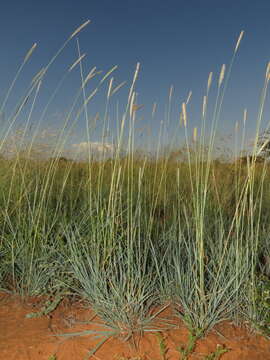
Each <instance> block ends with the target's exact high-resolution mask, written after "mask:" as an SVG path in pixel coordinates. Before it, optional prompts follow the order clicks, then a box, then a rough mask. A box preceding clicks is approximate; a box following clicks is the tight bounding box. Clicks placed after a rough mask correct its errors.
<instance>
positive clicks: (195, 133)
mask: <svg viewBox="0 0 270 360" xmlns="http://www.w3.org/2000/svg"><path fill="white" fill-rule="evenodd" d="M197 134H198V129H197V128H196V127H195V128H194V129H193V141H194V142H196V141H197Z"/></svg>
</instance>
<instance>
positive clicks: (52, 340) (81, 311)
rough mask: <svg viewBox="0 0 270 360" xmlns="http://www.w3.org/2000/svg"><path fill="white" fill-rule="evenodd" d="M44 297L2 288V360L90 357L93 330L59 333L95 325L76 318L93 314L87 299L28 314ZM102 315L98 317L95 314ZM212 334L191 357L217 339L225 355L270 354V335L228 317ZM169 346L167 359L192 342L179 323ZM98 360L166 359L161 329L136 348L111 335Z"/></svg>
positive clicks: (228, 358)
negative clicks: (254, 331) (22, 295)
mask: <svg viewBox="0 0 270 360" xmlns="http://www.w3.org/2000/svg"><path fill="white" fill-rule="evenodd" d="M39 301H40V300H37V299H30V300H27V301H25V302H24V303H22V301H20V300H19V298H18V297H16V296H10V295H7V294H3V293H1V294H0V359H1V360H2V359H3V360H6V359H8V360H49V359H50V356H52V355H55V356H56V357H55V359H57V360H84V359H85V357H86V355H87V352H88V351H89V349H91V348H93V346H94V345H95V344H97V342H98V341H97V340H95V341H93V339H91V337H90V336H83V337H72V338H62V337H57V336H53V335H55V334H59V333H60V334H62V333H68V332H76V331H82V330H89V329H91V328H92V329H93V328H94V327H93V325H80V324H78V323H76V322H78V321H83V320H86V319H87V320H89V319H90V318H91V316H92V315H93V314H91V311H90V310H87V309H85V308H84V307H83V306H82V304H80V303H76V304H72V305H71V304H69V303H68V302H67V301H64V302H63V303H62V304H61V305H60V306H59V307H58V308H57V309H56V310H55V311H54V312H53V313H52V314H51V316H42V317H41V318H33V319H28V318H26V317H25V315H26V314H28V313H30V312H33V311H38V309H39V308H40V303H39ZM95 321H96V319H95ZM216 330H217V331H215V330H212V331H211V332H210V333H209V334H208V335H207V336H206V337H204V338H203V339H200V340H198V342H197V345H196V348H195V351H194V353H193V354H192V355H191V356H190V357H189V359H190V360H195V359H204V356H205V355H207V354H210V352H212V351H214V350H216V346H217V344H221V345H223V346H225V347H226V348H227V349H230V350H229V351H228V352H227V353H225V354H223V355H222V356H221V358H220V359H222V360H236V359H238V360H255V359H256V360H260V359H262V360H268V359H269V360H270V340H268V339H265V338H264V337H263V336H259V335H254V334H251V333H250V332H249V331H248V330H247V329H245V328H239V327H236V326H234V325H233V324H230V323H222V324H220V325H219V326H217V327H216ZM163 336H164V339H165V342H166V346H167V349H168V352H167V354H166V360H179V359H181V356H180V354H179V352H178V351H177V347H178V346H184V345H185V344H187V339H188V331H187V329H186V328H185V327H184V326H181V325H179V327H178V329H176V330H170V331H167V332H165V333H163ZM92 358H93V359H96V360H99V359H100V360H127V359H129V360H163V359H162V356H161V354H160V350H159V342H158V338H157V335H156V334H148V335H145V336H144V337H143V338H142V339H141V340H140V343H139V347H138V349H137V350H136V349H135V348H134V347H133V346H132V345H131V343H128V342H125V343H124V342H122V341H121V340H119V339H110V340H108V341H107V342H106V343H105V344H104V345H103V346H102V347H101V348H100V349H99V350H98V351H97V352H96V354H95V355H94V356H93V357H92Z"/></svg>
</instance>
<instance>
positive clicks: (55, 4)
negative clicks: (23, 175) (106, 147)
mask: <svg viewBox="0 0 270 360" xmlns="http://www.w3.org/2000/svg"><path fill="white" fill-rule="evenodd" d="M269 14H270V1H269V0H260V1H248V0H237V1H235V0H234V1H233V0H227V1H220V0H203V1H202V0H188V1H182V0H167V1H160V0H155V1H153V0H137V1H130V0H117V1H109V0H77V1H75V0H73V1H71V0H65V1H63V0H57V1H52V0H47V1H39V0H35V1H34V0H25V1H20V0H14V1H4V2H3V3H2V4H1V15H0V18H1V21H0V33H1V57H0V75H1V84H2V86H1V90H0V99H3V98H4V95H5V92H6V89H7V87H8V84H9V83H10V81H11V80H12V78H13V76H14V74H15V72H16V69H17V68H18V66H19V64H20V63H21V61H22V60H23V58H24V56H25V53H26V52H27V50H28V49H29V48H30V47H31V45H32V44H33V43H34V42H37V43H38V47H37V49H36V50H35V53H34V54H33V56H32V58H31V60H30V62H29V63H28V64H27V66H26V68H25V70H24V72H23V75H22V76H21V77H20V79H19V81H18V83H17V85H16V88H15V90H14V93H13V97H12V96H11V98H10V102H9V103H10V106H13V101H15V100H14V99H15V98H17V97H18V96H19V95H21V94H22V93H23V90H24V88H25V84H27V83H28V81H29V80H30V79H31V76H32V75H34V74H35V73H36V72H37V71H38V70H39V69H40V68H41V66H43V65H46V63H47V62H48V60H49V59H50V58H51V57H52V55H53V54H54V53H55V52H56V51H57V49H58V48H59V47H60V46H61V44H62V43H63V42H64V40H65V39H66V38H67V37H68V36H69V35H70V34H71V33H72V32H73V31H74V30H75V29H76V28H77V27H78V26H79V25H80V24H81V23H83V22H84V21H85V20H87V19H90V20H91V24H90V25H89V26H88V27H86V28H85V29H84V30H83V31H82V32H81V33H80V35H79V41H80V46H81V51H82V52H83V53H84V52H85V53H86V54H87V58H86V59H85V60H84V62H83V64H84V71H85V72H87V71H88V70H89V69H90V68H91V67H93V66H95V65H96V66H97V67H98V68H99V69H102V70H104V71H105V70H108V69H109V68H111V67H112V66H113V65H118V66H119V69H118V70H117V71H116V72H115V74H114V77H115V79H116V82H118V83H120V82H121V81H124V80H128V81H130V79H131V78H132V74H133V71H134V69H135V65H136V63H137V62H140V63H141V72H140V76H139V81H138V86H137V90H138V93H139V102H140V103H143V104H144V105H145V106H144V109H143V110H141V113H140V114H142V115H144V118H145V120H142V121H141V123H140V126H143V125H144V124H146V123H147V124H150V125H151V127H152V128H153V129H154V130H153V131H154V132H156V131H157V129H158V123H159V121H160V120H161V119H162V117H163V113H164V111H165V110H164V109H165V107H166V103H167V102H168V92H169V88H170V86H171V85H174V88H175V91H174V96H173V110H172V124H177V122H178V115H177V112H179V110H180V106H181V102H182V101H184V100H185V99H186V97H187V94H188V92H189V90H192V91H193V97H192V102H191V104H190V108H189V109H190V110H189V111H190V117H191V119H190V126H191V127H194V126H199V112H200V108H201V103H202V96H203V95H204V93H205V87H206V82H207V78H208V74H209V72H210V71H213V72H214V81H215V82H216V81H217V78H218V74H219V71H220V68H221V65H222V64H223V63H225V64H228V63H229V61H230V59H231V56H232V52H233V49H234V46H235V43H236V40H237V38H238V35H239V33H240V31H241V30H244V31H245V35H244V38H243V40H242V42H241V46H240V49H239V52H238V54H237V57H236V59H235V64H234V67H233V71H232V75H231V79H230V81H229V84H228V90H227V94H226V97H225V101H224V107H223V112H222V116H221V129H223V130H224V131H225V132H227V133H228V132H230V129H232V127H233V126H234V123H235V121H237V120H240V119H241V118H242V113H243V109H244V108H246V107H247V108H248V111H249V131H250V132H251V131H252V129H254V124H255V121H256V119H255V115H256V112H257V107H258V104H259V95H260V90H261V88H262V85H263V81H264V74H265V68H266V65H267V63H268V61H269V60H270V41H269V38H270V36H269V35H270V21H269ZM76 57H77V54H76V40H75V39H74V40H73V41H72V42H71V43H70V44H69V45H68V47H67V48H66V49H65V50H64V52H63V53H62V55H61V56H60V57H59V58H58V60H57V62H56V63H55V64H54V65H53V66H52V68H51V70H50V72H49V74H48V77H47V78H46V82H44V84H43V87H42V91H41V95H40V97H41V99H42V96H44V99H46V96H47V97H48V96H49V94H50V93H52V91H53V89H54V88H55V86H56V85H57V82H58V81H59V79H60V78H61V76H62V75H63V74H64V73H65V72H66V69H67V68H68V66H69V65H70V64H72V63H73V62H74V60H75V59H76ZM78 71H79V68H78V69H77V70H75V72H74V74H72V75H71V78H70V79H69V81H67V85H65V86H64V87H63V89H62V90H61V96H60V95H59V97H57V98H56V99H55V102H54V104H53V105H52V107H51V108H50V110H49V112H48V114H49V116H51V118H53V116H55V117H57V114H60V116H61V114H63V113H64V112H65V111H66V110H67V108H68V106H69V104H70V103H71V99H72V96H73V95H74V94H75V93H76V90H77V88H78V84H79V82H78V81H79V72H78ZM89 91H90V89H89ZM101 92H102V91H101ZM126 93H127V90H122V92H121V93H119V101H120V102H121V101H122V102H125V99H126ZM213 96H214V95H213ZM104 97H105V88H104V91H103V95H100V96H99V97H97V99H96V103H95V104H93V105H92V107H91V108H89V112H90V115H92V114H94V113H95V111H99V110H100V107H101V106H102V105H101V104H103V103H104ZM44 101H45V100H44ZM155 101H157V102H158V104H159V107H158V108H159V112H158V114H157V119H156V122H150V121H149V114H150V113H151V108H152V104H153V102H155ZM269 105H270V104H269V101H267V102H266V113H265V119H264V123H267V122H268V121H269V120H270V118H269V114H270V112H269ZM8 106H9V105H8ZM8 106H7V109H6V111H8ZM38 106H42V101H41V103H40V104H37V108H38ZM138 116H139V115H138Z"/></svg>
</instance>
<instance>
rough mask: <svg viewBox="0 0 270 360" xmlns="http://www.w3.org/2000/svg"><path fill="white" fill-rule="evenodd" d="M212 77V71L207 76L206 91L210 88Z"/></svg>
mask: <svg viewBox="0 0 270 360" xmlns="http://www.w3.org/2000/svg"><path fill="white" fill-rule="evenodd" d="M212 78H213V73H212V71H211V72H210V73H209V76H208V81H207V92H208V91H209V89H210V86H211V84H212Z"/></svg>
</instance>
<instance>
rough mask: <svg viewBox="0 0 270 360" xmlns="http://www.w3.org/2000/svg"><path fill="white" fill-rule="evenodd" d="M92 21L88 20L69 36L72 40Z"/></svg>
mask: <svg viewBox="0 0 270 360" xmlns="http://www.w3.org/2000/svg"><path fill="white" fill-rule="evenodd" d="M90 22H91V21H90V20H87V21H85V22H84V23H83V24H82V25H80V26H79V27H78V28H77V29H76V30H75V31H74V32H73V33H72V34H71V35H70V37H69V40H71V39H72V38H73V37H74V36H76V35H77V34H78V33H79V32H80V31H81V30H82V29H83V28H84V27H85V26H87V25H88V24H89V23H90Z"/></svg>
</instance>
